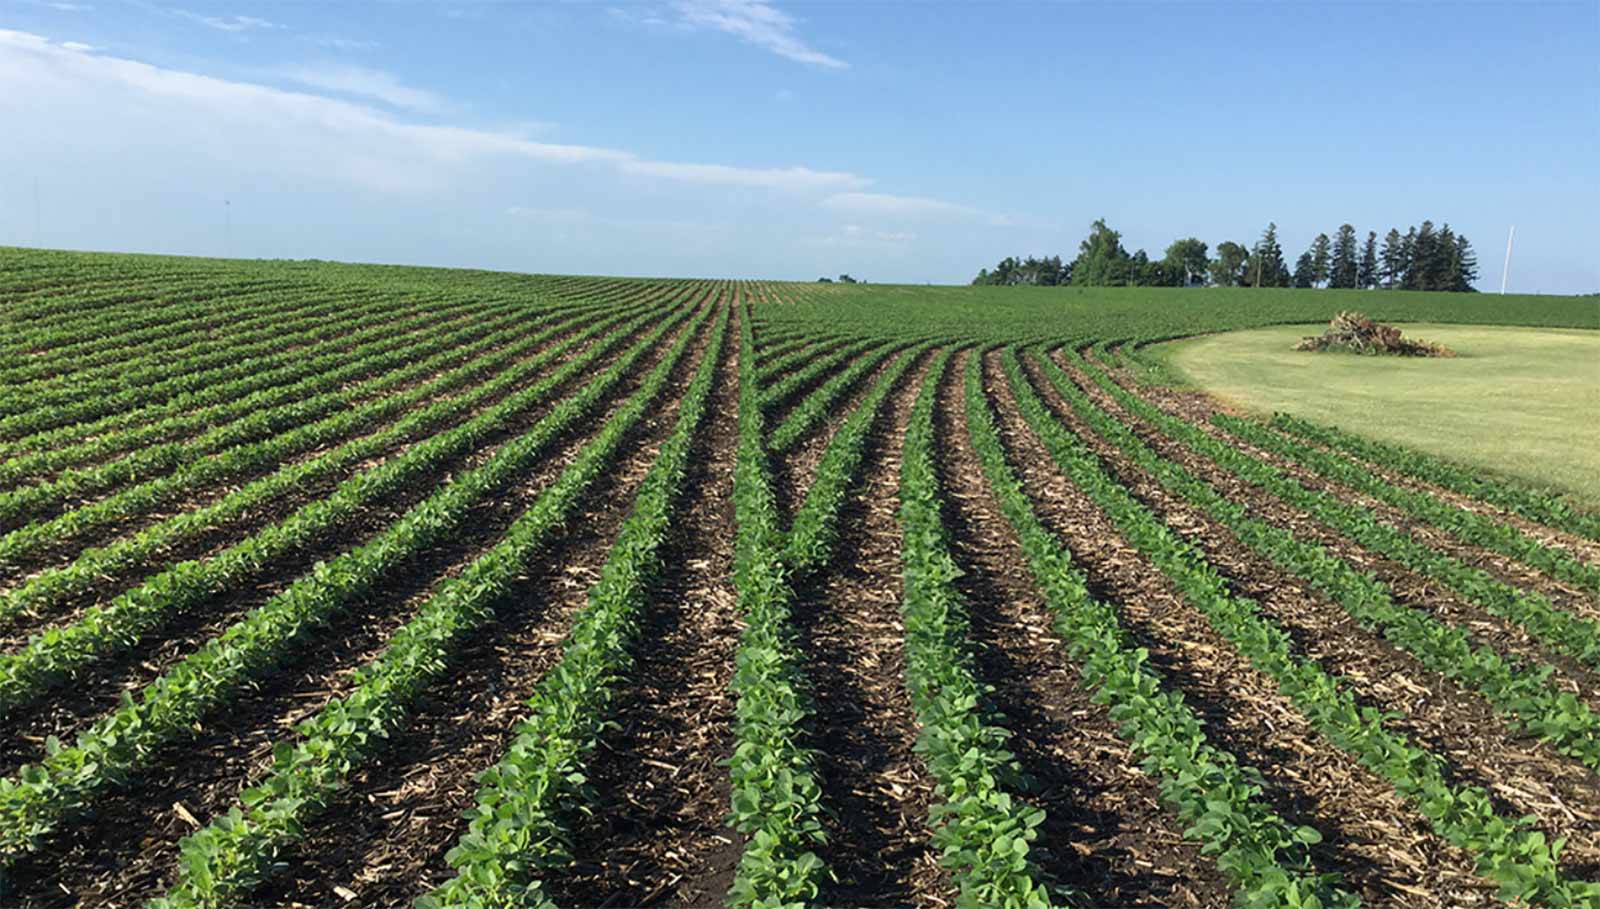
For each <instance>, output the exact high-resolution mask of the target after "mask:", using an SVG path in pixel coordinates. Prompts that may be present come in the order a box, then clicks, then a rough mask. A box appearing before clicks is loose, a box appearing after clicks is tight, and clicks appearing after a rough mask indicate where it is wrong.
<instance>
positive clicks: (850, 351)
mask: <svg viewBox="0 0 1600 909" xmlns="http://www.w3.org/2000/svg"><path fill="white" fill-rule="evenodd" d="M880 346H883V345H882V343H881V342H879V341H875V340H866V341H857V342H855V343H853V344H849V345H846V346H844V347H841V348H839V349H838V350H835V351H833V352H832V353H829V354H827V355H826V356H821V357H817V358H816V359H814V360H812V361H811V362H809V363H807V364H806V365H805V366H804V367H802V368H801V369H797V370H795V371H794V372H791V373H789V374H788V375H786V376H784V377H783V378H781V379H779V380H778V381H776V382H774V383H772V384H771V385H768V386H764V387H763V388H762V390H761V397H760V404H761V409H762V410H763V411H772V410H775V409H777V408H778V407H781V406H782V405H783V404H784V403H785V402H787V401H788V400H789V399H791V398H793V397H794V396H795V395H797V394H799V393H800V392H801V391H803V390H804V389H806V388H809V387H811V386H812V385H815V384H816V383H817V381H818V380H820V379H821V378H822V377H823V376H825V375H828V374H829V373H831V372H833V371H834V370H835V369H838V368H839V366H840V364H843V363H847V362H849V361H851V360H853V359H854V358H856V357H858V356H860V355H861V354H862V353H863V352H865V351H867V350H871V349H872V348H874V347H880Z"/></svg>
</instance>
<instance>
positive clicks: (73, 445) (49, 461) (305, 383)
mask: <svg viewBox="0 0 1600 909" xmlns="http://www.w3.org/2000/svg"><path fill="white" fill-rule="evenodd" d="M491 305H492V306H494V307H495V308H496V309H498V307H499V306H500V305H505V306H507V307H508V308H509V310H510V312H511V313H512V314H513V315H516V314H517V313H520V312H521V308H520V307H518V306H516V304H515V303H514V301H512V302H506V303H504V304H501V303H499V302H498V301H495V302H493V303H492V304H491ZM574 311H579V310H577V309H576V308H574ZM583 311H588V312H604V311H605V309H603V308H598V307H588V308H585V309H584V310H583ZM425 322H426V320H425V319H424V320H422V322H421V323H419V326H418V327H422V324H425ZM396 327H397V326H389V328H390V330H391V331H392V330H393V329H394V328H396ZM380 336H381V332H380ZM396 340H398V339H396ZM360 375H361V373H360V370H359V368H357V367H355V366H353V364H351V363H350V362H349V360H348V359H347V358H346V357H345V356H343V355H341V354H338V353H334V354H329V355H327V356H325V357H318V358H314V359H312V360H308V361H306V362H304V363H302V364H300V368H299V369H297V370H295V375H284V376H282V377H280V378H281V380H282V381H281V384H279V383H274V384H271V385H268V386H267V387H264V388H259V389H255V390H247V391H242V392H241V393H240V394H239V395H236V396H231V397H225V398H224V399H223V400H220V401H218V402H216V403H214V404H211V405H208V406H204V407H200V408H197V409H194V410H186V409H183V408H176V409H174V408H168V407H162V408H159V409H155V410H152V409H149V408H147V409H145V410H144V411H139V412H133V413H128V414H114V415H111V416H108V417H104V418H101V419H99V420H96V421H94V422H92V423H84V424H77V425H73V426H64V427H61V428H59V429H54V430H46V431H44V432H41V433H36V434H34V435H31V436H28V437H26V438H23V439H19V440H16V441H13V442H0V457H9V458H10V459H11V460H15V461H28V462H30V465H31V464H32V463H33V462H34V461H37V460H38V459H41V458H43V459H44V460H42V461H40V463H41V464H42V465H44V466H43V467H40V468H37V469H56V468H59V467H64V466H71V465H73V464H81V463H85V462H87V461H90V460H94V459H96V458H99V457H102V456H105V455H109V454H115V453H118V452H124V451H130V450H132V449H134V448H137V447H139V446H141V445H150V444H153V443H158V442H161V441H165V440H168V439H173V438H181V437H183V436H184V435H186V434H189V433H193V432H197V431H205V430H210V429H212V428H213V427H216V428H221V427H222V426H224V425H226V424H229V423H233V422H236V421H238V420H241V419H246V418H250V417H253V416H254V415H255V414H258V413H262V412H264V411H268V410H271V409H273V408H277V407H279V406H281V405H283V404H285V403H291V404H292V403H294V402H296V401H299V400H302V399H304V398H306V397H308V396H312V395H315V394H317V393H320V392H324V391H327V390H328V389H330V388H336V387H338V386H339V385H340V384H342V383H343V382H346V381H350V380H352V379H355V378H358V377H359V376H360ZM58 451H59V452H61V454H60V455H54V454H48V455H47V453H51V452H58ZM11 460H8V461H7V462H6V463H8V464H9V463H11ZM19 469H20V468H19ZM29 469H36V468H34V467H32V466H30V467H29Z"/></svg>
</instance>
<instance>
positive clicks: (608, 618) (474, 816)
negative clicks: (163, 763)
mask: <svg viewBox="0 0 1600 909" xmlns="http://www.w3.org/2000/svg"><path fill="white" fill-rule="evenodd" d="M731 312H732V308H731V306H726V307H724V308H723V309H722V312H721V313H720V314H719V316H718V320H717V324H716V327H715V328H714V330H713V332H712V336H711V341H710V344H709V345H708V347H707V349H706V353H705V358H704V359H703V360H702V361H701V364H700V369H699V372H698V373H697V374H696V375H695V378H694V381H693V382H691V383H690V385H689V389H688V391H687V392H686V393H685V395H684V397H683V400H682V403H681V405H680V409H679V413H678V421H677V423H676V424H675V426H674V427H673V430H672V435H670V436H669V437H668V438H667V440H666V441H665V442H664V443H663V444H662V446H661V450H660V452H659V453H658V454H657V456H656V461H655V463H654V464H653V465H652V466H651V468H650V472H649V473H647V474H646V475H645V478H644V480H643V481H642V483H641V485H640V487H639V491H638V493H637V494H636V495H635V497H634V503H633V511H632V512H631V513H630V514H629V515H628V519H627V520H626V521H625V522H624V523H623V525H622V529H621V530H620V531H619V532H618V535H617V541H616V543H615V544H614V545H613V546H612V548H611V553H610V555H609V556H608V557H607V559H606V564H605V566H604V567H603V568H602V569H601V571H600V580H599V581H598V582H596V583H595V585H594V586H593V587H592V588H590V590H589V600H588V604H587V605H586V606H585V608H584V609H583V610H582V611H580V612H579V613H578V615H577V616H576V617H575V619H574V620H573V627H572V631H571V633H570V634H569V635H568V639H567V643H566V646H565V649H564V651H563V653H562V657H561V660H560V662H559V663H557V664H556V666H555V667H554V668H553V669H551V670H550V672H549V673H548V674H547V675H546V676H545V678H544V679H542V680H541V681H540V684H539V687H538V688H537V690H536V691H535V692H534V694H533V696H532V697H531V698H529V700H528V703H527V708H528V718H527V719H525V720H524V721H522V722H521V723H519V724H518V726H517V728H516V731H515V736H514V737H513V738H512V741H511V745H510V747H509V748H507V750H506V753H505V755H504V757H502V758H501V759H500V760H499V761H498V762H497V763H496V764H495V765H494V766H493V767H491V768H489V769H488V770H487V771H485V772H484V773H483V774H481V775H480V776H479V778H478V781H479V783H480V784H481V786H480V788H479V789H478V792H477V795H476V798H475V805H474V807H473V808H472V809H470V810H469V811H468V814H467V820H468V824H467V829H466V831H465V832H463V833H462V835H461V837H460V838H459V840H458V841H457V843H456V846H455V847H454V848H453V849H451V850H450V852H449V853H448V855H447V860H448V861H449V862H450V864H451V865H452V866H453V867H454V868H455V869H456V876H455V877H454V878H452V879H451V880H450V881H448V882H447V883H445V884H444V885H443V886H441V887H439V888H437V889H436V890H435V891H434V892H433V893H432V894H430V895H429V896H428V897H426V898H424V899H423V900H421V901H419V903H418V905H419V907H421V909H429V907H443V906H492V905H508V906H533V905H541V904H543V903H544V902H545V900H544V898H543V894H542V892H541V887H540V884H539V882H538V881H537V880H535V878H534V875H535V874H536V873H537V872H538V871H539V870H541V869H544V868H551V867H556V866H559V865H562V864H565V863H566V862H569V861H570V860H571V858H572V852H571V846H572V843H571V835H570V829H569V820H568V819H569V818H571V817H572V816H573V814H574V813H575V812H576V811H578V810H580V809H579V807H578V806H581V805H583V804H585V803H587V802H588V801H589V800H590V799H592V797H593V793H592V792H591V791H590V790H589V789H588V787H587V786H586V785H585V781H584V778H583V775H582V773H583V767H584V759H585V757H586V756H587V755H588V754H590V753H592V752H593V750H594V747H595V743H596V741H597V740H598V738H599V735H600V732H601V731H602V729H603V728H604V724H605V722H606V718H607V713H608V709H609V705H610V702H611V699H612V697H614V695H615V689H616V687H617V686H618V685H619V684H620V683H622V681H623V680H624V679H625V678H626V677H627V673H628V671H629V669H630V668H631V666H632V657H631V650H632V647H633V646H634V644H635V643H636V642H637V639H638V634H639V613H640V611H641V610H642V609H643V607H644V605H645V602H646V597H647V595H648V593H649V590H650V585H651V584H652V582H653V581H654V580H655V578H656V577H657V576H658V575H659V573H660V570H661V567H662V563H661V548H662V544H663V541H664V540H665V538H666V532H667V527H668V524H669V522H670V520H671V515H672V511H673V507H674V503H675V502H676V500H677V499H678V496H679V493H680V490H681V487H682V485H683V479H684V477H685V475H686V473H687V471H688V464H689V455H690V452H691V450H692V447H693V440H694V436H695V433H696V431H697V427H698V426H699V425H700V424H701V422H702V421H703V419H704V417H705V413H706V410H707V402H708V401H709V399H710V396H711V392H712V383H713V380H714V379H715V376H716V368H717V362H718V360H719V359H720V358H721V351H722V347H723V344H724V338H725V335H726V331H727V324H728V317H729V314H730V313H731Z"/></svg>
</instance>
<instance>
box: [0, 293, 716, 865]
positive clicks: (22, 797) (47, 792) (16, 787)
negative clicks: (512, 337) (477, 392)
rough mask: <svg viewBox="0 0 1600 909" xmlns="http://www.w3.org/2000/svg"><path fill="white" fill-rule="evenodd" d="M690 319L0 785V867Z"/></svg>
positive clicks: (403, 559)
mask: <svg viewBox="0 0 1600 909" xmlns="http://www.w3.org/2000/svg"><path fill="white" fill-rule="evenodd" d="M686 316H687V313H686V312H683V311H681V310H680V311H678V312H676V313H675V314H674V315H672V316H670V317H668V318H665V319H659V324H658V325H657V327H656V328H655V329H653V330H652V331H651V332H650V333H649V334H647V335H646V336H645V337H643V338H641V339H640V340H639V341H637V342H636V343H635V344H634V345H633V346H632V347H630V348H629V349H628V350H627V352H626V353H624V354H623V355H622V356H621V357H620V358H618V359H617V360H616V362H614V363H613V364H612V365H611V366H609V367H607V368H606V369H605V370H604V371H602V372H601V373H600V374H599V375H596V376H595V377H594V378H593V379H591V380H590V381H589V382H588V383H587V384H585V385H584V386H583V387H582V388H581V389H579V390H578V391H577V392H575V393H574V394H573V395H571V396H570V397H567V398H564V399H562V400H561V401H560V402H559V403H558V404H556V405H555V407H554V408H553V409H552V410H551V411H550V412H549V413H548V414H546V415H545V417H544V418H543V419H541V420H539V422H538V423H536V424H535V425H534V426H533V428H531V429H529V430H528V431H527V432H526V433H524V434H522V435H520V436H517V437H516V438H514V439H512V440H510V441H508V442H506V443H505V444H504V445H502V446H501V447H500V448H499V449H497V450H496V451H495V453H494V455H493V456H491V457H490V459H489V460H488V461H486V462H485V463H484V464H482V465H481V466H479V467H477V468H474V469H472V470H470V471H467V472H464V473H462V474H460V475H458V476H456V477H455V478H453V479H452V480H450V481H449V482H448V483H446V484H445V485H444V486H442V487H440V488H439V489H438V490H437V491H436V492H434V493H433V494H432V495H430V496H428V497H427V498H426V499H424V500H423V501H422V502H420V503H418V504H417V505H415V506H413V507H412V508H411V509H410V510H408V511H407V512H406V513H405V514H404V515H403V516H402V517H401V518H400V519H399V520H398V521H396V522H395V523H393V524H391V525H390V526H389V527H387V528H385V529H384V530H383V531H381V532H380V533H378V534H377V535H376V536H374V537H373V538H372V539H370V540H368V541H367V542H365V543H363V544H361V545H360V546H357V547H356V548H354V549H351V550H349V551H347V552H345V553H344V554H342V555H340V556H339V557H337V558H335V559H332V560H330V561H328V562H323V563H319V564H318V565H317V566H316V567H315V568H314V569H312V571H311V572H310V573H309V574H306V575H303V576H301V577H300V578H298V579H296V580H295V581H294V582H293V583H292V584H291V585H290V586H289V587H288V589H286V590H284V591H283V592H282V593H280V594H278V595H276V596H274V597H273V598H272V599H270V600H268V601H267V602H266V603H265V604H263V605H261V606H259V607H257V608H256V609H254V610H252V611H251V612H250V613H249V614H248V615H247V616H246V617H245V618H244V619H242V620H240V621H239V622H237V623H235V624H234V625H232V626H231V627H229V628H228V630H227V631H225V632H223V633H222V634H221V635H219V636H217V637H215V638H212V639H211V640H210V641H208V642H207V643H206V644H204V645H203V646H201V647H200V648H199V649H198V650H196V651H194V652H193V653H191V654H189V655H188V656H187V657H185V658H183V659H182V660H180V661H178V662H177V663H176V664H174V665H173V666H172V667H171V668H169V669H168V670H167V671H166V672H165V673H163V674H162V675H161V676H160V677H159V678H157V679H156V680H155V681H154V682H151V683H150V684H149V685H147V686H145V688H144V689H143V690H142V691H141V692H140V693H139V695H138V697H137V698H135V697H134V696H132V695H127V694H125V695H124V703H123V706H122V708H121V709H119V710H117V711H115V712H113V713H112V714H110V715H109V716H106V717H104V718H102V719H101V720H99V721H97V722H96V723H94V725H92V726H91V727H90V728H89V729H88V730H87V731H85V732H84V733H83V734H82V735H80V736H79V737H78V740H77V742H76V743H75V744H73V745H72V746H69V747H59V746H55V745H52V747H51V748H50V749H49V752H50V753H49V755H48V756H47V757H46V758H45V759H44V761H43V762H42V763H40V764H36V765H32V764H30V765H26V766H24V767H23V768H22V770H21V771H20V772H19V773H18V775H17V776H16V777H11V778H7V779H4V780H0V867H5V866H9V865H10V864H11V863H12V862H14V861H15V860H16V859H17V858H18V857H20V856H22V855H26V854H28V853H30V852H32V851H34V850H36V849H37V848H39V846H40V845H41V844H42V843H43V841H44V839H45V838H46V837H47V836H49V835H50V834H51V833H53V832H54V831H55V830H56V828H57V827H58V826H59V825H60V824H61V823H62V822H63V821H65V820H66V819H67V818H69V817H71V816H73V815H75V814H77V813H78V812H80V811H83V810H85V809H86V808H88V807H89V806H91V805H92V804H94V801H95V799H96V798H97V797H98V796H99V794H100V793H101V792H103V791H105V789H107V788H108V787H111V786H114V785H117V784H119V783H121V782H123V781H124V780H126V779H128V778H129V777H131V776H132V775H134V774H136V773H137V772H139V771H140V770H141V769H143V767H144V766H145V764H146V762H147V761H149V760H150V759H151V758H152V757H153V756H154V754H155V753H156V751H157V749H158V748H160V747H162V746H164V745H167V744H170V743H172V742H174V741H177V740H180V739H182V738H184V737H186V736H188V735H190V734H192V732H193V730H194V728H196V725H197V724H198V723H199V722H200V721H201V720H202V719H203V718H205V717H206V716H209V715H210V714H211V712H212V711H214V710H216V709H218V708H220V707H222V706H223V705H224V704H226V703H227V702H228V701H230V700H232V699H233V697H235V696H236V695H237V693H238V691H239V689H240V688H241V687H242V686H244V685H245V684H247V683H248V682H249V681H250V680H252V679H254V678H256V677H258V676H260V675H262V674H264V673H268V672H271V671H272V670H273V669H275V668H277V667H278V666H279V665H280V664H281V663H282V662H283V661H284V660H285V659H287V658H289V657H290V656H291V655H292V654H293V648H294V645H295V644H296V642H298V641H300V640H301V639H302V638H303V637H304V636H305V635H306V634H308V633H311V632H312V631H313V630H314V629H318V628H321V627H324V626H326V625H327V624H328V623H330V622H332V621H333V620H334V619H335V618H336V617H338V616H339V615H341V614H343V613H344V612H345V611H347V610H348V609H349V608H350V606H351V605H352V604H353V603H355V602H357V601H359V600H360V599H361V598H362V597H364V596H367V595H369V594H370V592H371V591H372V590H374V589H375V588H376V586H377V585H378V584H379V583H380V582H381V581H382V580H383V579H384V578H385V577H387V576H388V575H389V574H391V573H392V572H393V571H395V570H397V569H398V568H400V567H401V566H403V565H405V564H407V563H408V562H409V561H411V560H412V559H414V558H415V557H416V556H417V555H419V554H420V553H422V552H424V551H426V550H428V549H430V548H432V547H434V546H436V545H438V544H439V543H440V542H442V541H443V540H444V539H446V538H447V537H448V536H449V535H450V534H451V533H454V532H455V531H456V530H458V529H459V528H460V526H461V524H462V523H463V522H464V521H465V520H467V518H468V517H469V516H470V514H471V511H472V508H473V507H474V506H475V505H476V504H477V503H478V502H480V501H482V500H483V499H484V498H485V497H487V496H488V495H490V494H492V493H493V492H494V490H496V489H498V488H500V487H502V486H504V485H505V484H506V483H507V482H509V481H510V480H511V479H512V478H513V477H515V476H516V475H517V474H519V473H520V472H522V471H524V470H526V469H527V468H528V467H529V466H530V465H532V464H534V463H535V462H537V460H538V459H539V458H541V457H543V456H544V455H546V454H547V453H548V450H549V448H550V446H551V445H552V444H553V443H554V441H555V440H556V439H557V438H559V437H560V436H561V435H562V434H563V433H565V432H566V431H567V430H568V429H570V428H571V427H572V426H574V425H575V424H576V423H577V421H578V420H580V419H582V418H583V417H584V416H586V415H588V414H589V413H591V412H592V411H593V410H594V408H595V407H597V406H598V405H599V403H600V402H601V401H602V400H603V398H604V396H605V394H606V393H607V392H608V391H609V390H610V389H611V388H613V387H614V386H615V385H616V384H617V383H618V382H621V381H622V380H623V379H624V377H625V376H626V375H627V373H628V371H629V370H631V369H632V368H633V367H634V365H635V364H636V363H637V362H638V361H639V359H640V358H641V357H643V356H644V355H645V353H646V352H647V351H648V350H650V348H651V347H653V346H654V345H655V344H656V343H657V341H658V340H659V339H660V338H661V337H662V336H663V335H664V334H665V333H666V332H667V331H668V330H670V329H671V328H673V327H674V326H675V325H677V324H678V323H680V322H681V321H682V320H683V319H684V318H685V317H686Z"/></svg>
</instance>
